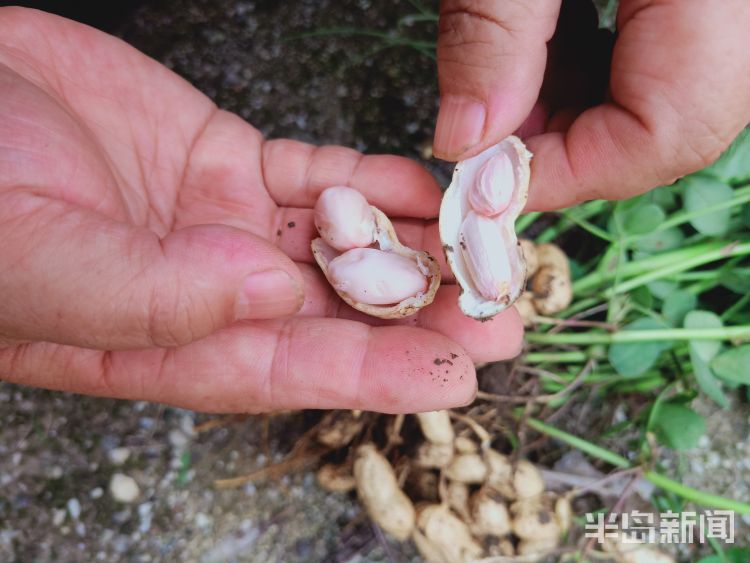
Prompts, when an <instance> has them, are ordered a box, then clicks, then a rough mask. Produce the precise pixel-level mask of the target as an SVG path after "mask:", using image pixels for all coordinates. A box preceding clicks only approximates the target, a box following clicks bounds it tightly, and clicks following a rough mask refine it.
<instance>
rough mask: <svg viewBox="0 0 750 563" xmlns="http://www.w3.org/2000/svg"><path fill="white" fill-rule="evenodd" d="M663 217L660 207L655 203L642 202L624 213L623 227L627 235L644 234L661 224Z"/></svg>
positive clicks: (664, 215) (664, 216)
mask: <svg viewBox="0 0 750 563" xmlns="http://www.w3.org/2000/svg"><path fill="white" fill-rule="evenodd" d="M665 218H666V214H665V213H664V210H663V209H662V208H661V207H659V206H658V205H656V204H655V203H644V204H643V205H640V206H638V207H636V208H634V209H631V210H630V211H628V212H627V213H626V214H625V217H624V220H623V229H624V230H625V232H626V233H627V234H629V235H644V234H646V233H650V232H651V231H653V230H654V229H655V228H656V227H658V226H659V225H661V224H662V223H663V222H664V219H665Z"/></svg>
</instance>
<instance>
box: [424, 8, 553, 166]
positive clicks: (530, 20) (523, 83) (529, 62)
mask: <svg viewBox="0 0 750 563" xmlns="http://www.w3.org/2000/svg"><path fill="white" fill-rule="evenodd" d="M559 10H560V0H538V1H535V2H522V1H518V0H506V1H502V2H498V1H497V0H443V2H441V5H440V30H439V36H438V48H437V58H438V75H439V81H440V96H441V97H440V111H439V113H438V119H437V126H436V130H435V141H434V145H433V151H434V153H435V155H436V156H437V157H439V158H443V159H445V160H460V159H463V158H467V157H469V156H473V155H475V154H477V153H479V152H480V151H482V150H484V149H485V148H487V147H488V146H490V145H491V144H493V143H496V142H498V141H499V140H500V139H502V138H503V137H506V136H507V135H510V134H511V133H512V132H513V131H515V130H516V129H517V128H518V127H520V125H521V124H522V123H523V121H524V120H525V119H526V117H527V116H528V115H529V113H530V112H531V109H532V107H533V106H534V102H536V100H537V98H538V96H539V90H540V88H541V85H542V79H543V75H544V66H545V61H546V55H547V47H546V43H547V41H549V39H550V38H551V37H552V34H553V33H554V30H555V24H556V22H557V15H558V13H559Z"/></svg>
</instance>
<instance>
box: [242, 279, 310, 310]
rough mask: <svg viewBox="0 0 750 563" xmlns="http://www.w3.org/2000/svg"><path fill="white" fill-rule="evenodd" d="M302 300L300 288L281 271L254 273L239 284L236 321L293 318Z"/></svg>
mask: <svg viewBox="0 0 750 563" xmlns="http://www.w3.org/2000/svg"><path fill="white" fill-rule="evenodd" d="M302 300H303V294H302V288H301V287H300V286H299V284H298V283H297V282H296V281H295V280H294V279H293V278H292V277H291V276H290V275H289V274H287V273H286V272H285V271H284V270H264V271H262V272H256V273H254V274H250V275H249V276H247V277H246V278H245V280H244V281H243V282H242V289H241V290H240V294H239V296H238V297H237V302H236V304H235V318H236V319H237V320H240V319H271V318H275V317H284V316H286V315H292V314H294V313H296V312H297V311H298V310H299V308H300V307H301V305H302Z"/></svg>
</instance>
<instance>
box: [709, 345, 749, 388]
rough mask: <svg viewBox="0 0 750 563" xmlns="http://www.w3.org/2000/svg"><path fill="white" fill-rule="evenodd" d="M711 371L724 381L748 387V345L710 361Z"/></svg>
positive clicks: (728, 351)
mask: <svg viewBox="0 0 750 563" xmlns="http://www.w3.org/2000/svg"><path fill="white" fill-rule="evenodd" d="M711 370H712V371H713V372H714V373H715V374H716V376H717V377H720V378H721V379H724V380H726V381H729V382H732V383H739V384H742V385H750V344H744V345H743V346H738V347H737V348H732V349H730V350H727V351H726V352H722V353H721V354H719V355H718V356H716V357H715V358H714V359H713V360H711Z"/></svg>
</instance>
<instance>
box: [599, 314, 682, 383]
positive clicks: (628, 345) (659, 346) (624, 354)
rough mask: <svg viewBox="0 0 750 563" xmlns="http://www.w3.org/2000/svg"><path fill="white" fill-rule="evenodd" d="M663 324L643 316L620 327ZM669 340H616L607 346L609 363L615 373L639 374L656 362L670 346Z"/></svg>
mask: <svg viewBox="0 0 750 563" xmlns="http://www.w3.org/2000/svg"><path fill="white" fill-rule="evenodd" d="M661 328H665V325H664V324H662V323H660V322H659V321H657V320H656V319H652V318H650V317H643V318H640V319H638V320H636V321H633V322H632V323H630V324H628V325H626V326H624V327H623V328H622V330H623V331H625V330H652V329H661ZM672 345H673V343H672V342H671V341H659V340H653V341H651V342H616V343H614V344H612V345H611V346H610V347H609V352H608V357H609V363H610V364H612V367H613V368H615V370H617V373H619V374H620V375H625V376H636V375H641V374H642V373H645V372H646V371H648V369H649V368H650V367H651V366H653V365H654V364H655V363H656V360H658V359H659V356H660V355H661V353H662V352H663V351H664V350H668V349H669V348H671V347H672Z"/></svg>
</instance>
